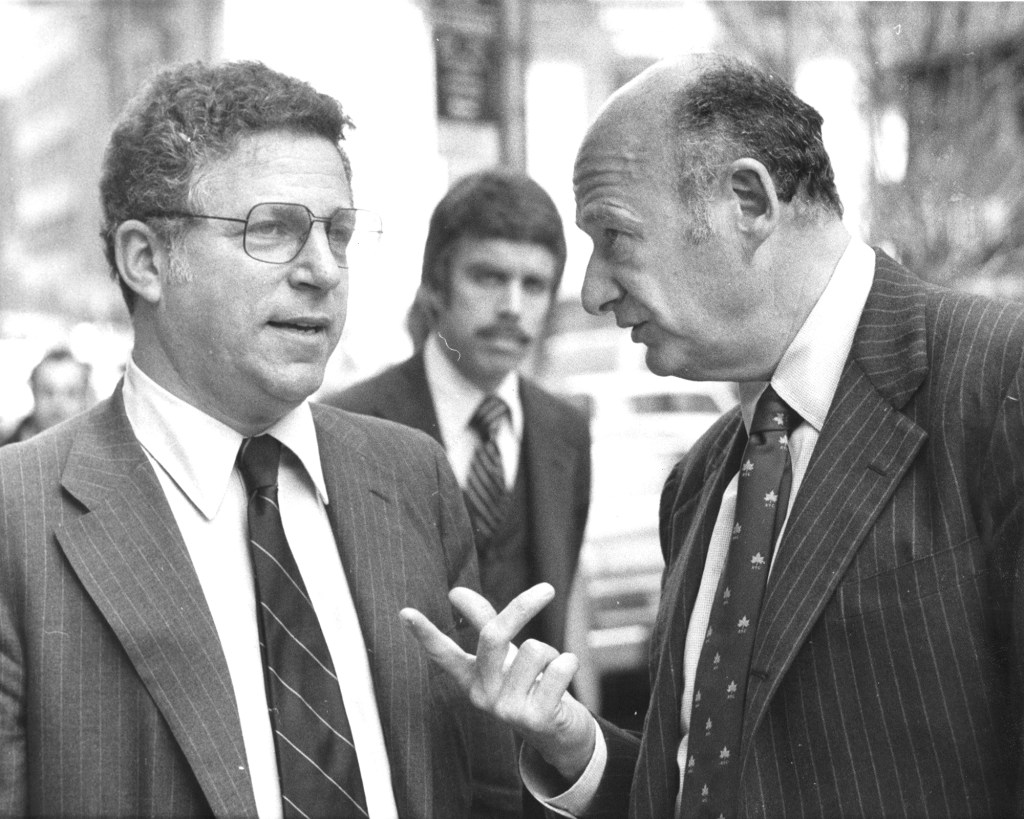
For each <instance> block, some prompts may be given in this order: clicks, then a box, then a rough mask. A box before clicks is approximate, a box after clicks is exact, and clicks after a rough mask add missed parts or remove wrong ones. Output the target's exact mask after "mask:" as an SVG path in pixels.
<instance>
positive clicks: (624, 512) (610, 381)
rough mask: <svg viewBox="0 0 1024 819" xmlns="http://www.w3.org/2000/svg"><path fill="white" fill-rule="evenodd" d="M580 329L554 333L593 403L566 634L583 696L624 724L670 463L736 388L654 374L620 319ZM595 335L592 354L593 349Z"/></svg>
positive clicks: (586, 402)
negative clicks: (598, 328)
mask: <svg viewBox="0 0 1024 819" xmlns="http://www.w3.org/2000/svg"><path fill="white" fill-rule="evenodd" d="M573 335H574V336H578V337H573V338H570V339H568V340H560V339H556V340H555V349H554V355H551V354H550V353H549V359H548V362H549V363H548V370H547V374H546V379H545V380H546V383H547V384H548V385H549V386H551V387H552V388H554V389H557V390H558V391H560V392H561V394H562V395H564V396H566V397H568V398H569V399H570V400H571V401H573V402H574V403H577V404H578V405H580V406H581V407H584V408H586V409H587V410H588V411H589V413H590V416H591V432H592V436H593V441H594V443H593V450H592V456H593V486H592V491H591V504H590V518H589V521H588V524H587V533H586V537H585V540H584V545H583V551H582V554H581V556H580V570H579V574H578V575H577V578H576V584H575V587H574V589H573V593H572V598H571V602H570V624H569V629H570V632H569V635H568V639H567V642H568V645H569V648H570V650H572V651H574V652H575V653H576V654H577V655H578V656H579V658H580V670H579V672H578V673H577V675H576V682H575V686H576V693H577V695H578V696H579V697H580V699H582V700H583V701H584V702H585V703H586V704H587V705H588V706H589V707H590V708H591V709H593V710H595V711H597V712H598V713H600V714H602V715H604V716H607V717H608V718H610V719H612V720H613V721H615V722H617V723H619V724H623V725H626V726H630V727H632V726H635V727H639V724H640V722H641V721H642V719H643V715H644V712H645V710H646V707H647V699H648V697H649V689H648V687H647V655H648V643H649V639H650V634H651V629H652V627H653V624H654V618H655V615H656V613H657V609H658V600H659V596H660V584H661V574H662V569H663V568H664V564H663V561H662V556H661V548H660V545H659V541H658V503H659V499H660V496H661V488H662V486H663V484H664V482H665V478H666V477H667V475H668V473H669V471H670V470H671V468H672V466H673V465H674V464H675V463H676V462H677V461H678V460H679V458H681V457H682V456H683V455H684V454H685V453H686V452H687V451H688V450H689V448H690V447H691V446H692V445H693V444H694V443H695V442H696V441H697V439H698V438H699V437H700V436H701V435H702V434H703V433H704V432H705V430H707V428H708V427H709V426H710V425H711V424H712V423H713V422H714V421H715V420H716V419H717V418H718V417H719V416H720V415H721V414H722V413H723V412H725V411H726V410H727V409H729V408H730V407H732V406H734V405H735V404H736V403H737V400H738V399H737V395H736V392H735V388H734V387H733V386H732V385H729V384H723V383H719V382H694V381H685V380H683V379H679V378H661V377H658V376H655V375H653V374H652V373H650V372H649V371H648V370H647V369H646V367H644V366H643V357H642V356H643V350H642V348H639V347H637V346H636V345H633V347H632V349H629V348H625V349H621V350H616V347H617V346H618V347H621V345H622V339H623V338H625V341H626V343H629V339H628V336H626V335H625V334H623V333H622V332H621V331H619V330H616V331H615V337H614V338H612V337H611V336H610V334H605V333H603V332H597V333H580V334H573ZM588 335H593V336H594V338H593V339H590V340H588V339H587V338H586V336H588ZM559 344H561V345H562V348H561V349H558V345H559ZM588 345H592V348H593V349H597V354H596V355H595V356H592V357H588V355H587V348H588ZM560 356H561V358H560ZM559 363H560V364H561V366H560V367H559ZM556 368H560V369H561V372H557V369H556Z"/></svg>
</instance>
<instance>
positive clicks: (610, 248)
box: [600, 227, 626, 256]
mask: <svg viewBox="0 0 1024 819" xmlns="http://www.w3.org/2000/svg"><path fill="white" fill-rule="evenodd" d="M625 241H626V234H625V233H624V232H623V231H621V230H619V229H617V228H612V227H606V228H602V229H601V244H600V246H601V250H602V252H603V253H604V254H605V255H606V256H615V255H616V253H617V252H621V250H622V248H623V245H624V244H625Z"/></svg>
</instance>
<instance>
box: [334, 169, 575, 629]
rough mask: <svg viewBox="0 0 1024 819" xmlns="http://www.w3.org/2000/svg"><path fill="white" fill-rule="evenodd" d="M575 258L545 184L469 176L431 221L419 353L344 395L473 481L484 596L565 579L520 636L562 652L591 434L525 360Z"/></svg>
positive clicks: (500, 601)
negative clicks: (493, 473) (491, 411)
mask: <svg viewBox="0 0 1024 819" xmlns="http://www.w3.org/2000/svg"><path fill="white" fill-rule="evenodd" d="M565 256H566V249H565V234H564V232H563V229H562V221H561V219H560V217H559V215H558V211H557V209H556V208H555V204H554V202H552V201H551V198H550V197H549V196H548V194H547V193H546V192H545V191H544V190H543V188H541V187H540V185H538V184H537V183H536V182H535V181H533V180H532V179H530V178H529V177H527V176H525V175H522V174H516V173H510V172H506V171H502V170H484V171H480V172H477V173H473V174H471V175H469V176H466V177H464V178H463V179H461V180H459V181H458V182H456V184H455V185H454V186H453V187H452V188H451V189H450V190H449V191H448V193H447V194H446V195H445V196H444V198H442V199H441V201H440V202H439V203H438V205H437V207H436V208H435V209H434V213H433V215H432V217H431V219H430V228H429V231H428V234H427V241H426V246H425V249H424V253H423V274H422V280H421V283H420V287H419V291H418V292H417V296H416V302H415V304H414V305H413V310H412V314H411V316H412V319H411V320H410V326H411V329H412V332H413V335H414V336H415V337H416V338H415V339H414V340H415V341H416V342H417V348H418V349H417V351H416V353H415V354H414V355H413V356H412V358H410V359H409V360H407V361H405V362H403V363H401V364H398V365H396V366H394V367H392V368H390V369H388V370H385V371H384V372H382V373H380V374H379V375H377V376H376V377H374V378H371V379H370V380H368V381H365V382H363V383H360V384H357V385H355V386H353V387H351V388H349V389H348V390H346V391H344V392H343V393H342V394H341V395H339V396H338V397H337V398H335V399H333V401H332V403H335V404H336V405H337V406H340V407H342V408H343V409H348V410H353V411H355V412H361V413H366V414H369V415H375V416H378V417H381V418H387V419H390V420H392V421H398V422H400V423H403V424H407V425H408V426H412V427H415V428H417V429H421V430H423V431H424V432H427V433H429V434H430V435H432V436H433V437H434V438H436V439H437V440H438V441H440V442H441V443H442V444H444V446H445V448H446V450H447V452H448V458H449V460H450V461H451V464H452V467H453V469H454V471H455V475H456V477H457V478H458V479H459V483H460V484H461V485H462V487H463V489H464V490H465V495H466V500H467V507H468V508H469V511H470V517H471V519H472V521H473V524H474V530H475V535H476V547H477V556H478V558H479V561H480V577H481V585H482V586H483V591H484V595H485V596H486V597H487V598H488V600H490V601H491V603H492V604H493V605H494V606H496V607H497V608H499V609H500V608H503V607H504V606H505V605H506V604H507V603H508V602H509V601H510V600H512V598H514V597H515V596H516V595H517V594H519V593H520V592H521V591H523V590H524V589H526V588H528V587H529V586H531V585H532V584H534V583H536V582H539V581H547V582H548V583H550V584H552V585H553V586H554V587H555V589H556V590H557V591H558V598H557V599H558V603H557V604H554V605H552V606H549V607H548V608H547V609H546V610H545V611H544V612H543V613H542V614H541V615H540V616H539V617H538V618H537V619H536V620H535V621H534V623H532V624H531V625H530V626H529V627H528V628H527V630H526V631H525V632H524V633H523V634H522V635H520V638H521V639H525V638H526V637H528V636H532V637H537V638H538V639H541V640H543V641H545V642H546V643H549V644H550V645H554V646H559V647H561V646H562V645H563V643H564V634H565V621H566V600H567V599H568V593H569V587H570V585H571V583H572V579H573V575H574V573H575V570H576V563H577V558H578V556H579V551H580V545H581V543H582V540H583V528H584V524H585V523H586V518H587V510H588V506H589V498H590V432H589V427H588V423H587V419H586V418H585V417H584V416H583V415H582V414H581V413H580V412H579V411H578V410H576V409H574V408H573V407H571V406H569V405H568V404H566V403H565V402H564V401H561V400H560V399H557V398H555V397H554V396H552V395H551V394H549V393H547V392H545V391H544V390H542V389H541V388H540V387H538V386H537V385H536V384H534V383H533V382H531V381H530V380H529V379H527V378H524V377H523V376H521V375H520V374H519V373H518V369H519V367H520V366H521V365H522V364H523V362H524V361H525V360H526V359H527V357H528V356H529V355H530V353H531V352H532V351H533V349H534V348H535V346H536V344H537V341H538V340H539V339H540V337H541V336H542V334H543V332H544V329H545V325H546V322H547V319H548V315H549V313H550V311H551V306H552V304H553V302H554V297H555V293H556V292H557V290H558V284H559V282H560V280H561V278H562V271H563V269H564V267H565ZM419 319H422V322H421V326H420V328H419V332H417V328H416V326H415V325H416V323H417V320H419ZM492 397H494V398H497V399H499V400H500V401H501V402H502V404H503V405H504V406H502V404H498V405H497V407H498V409H497V410H496V411H495V412H496V414H497V415H498V416H499V417H498V419H497V422H496V427H497V428H496V429H495V430H494V432H493V433H490V432H487V431H484V432H483V433H481V431H480V430H479V429H478V428H475V427H476V426H477V425H476V424H475V422H474V420H473V419H474V416H475V415H476V413H477V410H478V408H479V407H480V406H481V405H482V404H483V403H484V402H485V401H488V400H489V399H490V404H492V405H493V404H494V401H493V398H492ZM491 434H493V437H494V443H495V444H496V449H497V453H498V458H497V460H498V461H500V467H501V468H500V470H499V471H498V472H497V477H494V478H493V479H492V480H493V481H494V483H491V484H488V483H487V479H486V478H483V479H481V475H482V474H484V473H483V471H482V470H478V467H479V464H480V460H479V459H480V458H481V457H482V456H478V450H481V449H485V448H486V444H487V442H486V441H485V440H484V439H485V438H489V437H490V435H491ZM491 452H492V453H493V452H494V450H493V449H492V450H491ZM475 464H476V465H475ZM491 466H492V467H493V466H494V463H493V460H492V461H491ZM475 470H477V471H475ZM497 483H500V486H495V484H497ZM489 490H496V491H494V493H493V495H492V496H490V497H484V498H481V497H480V495H481V494H483V495H487V494H488V491H489ZM494 495H496V496H497V497H496V498H495V497H494ZM488 501H491V504H490V506H488ZM480 507H483V508H480Z"/></svg>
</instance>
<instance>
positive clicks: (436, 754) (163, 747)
mask: <svg viewBox="0 0 1024 819" xmlns="http://www.w3.org/2000/svg"><path fill="white" fill-rule="evenodd" d="M313 411H314V419H315V421H316V428H317V435H318V439H319V443H320V455H321V458H322V461H323V467H324V476H325V478H326V481H327V488H328V491H329V493H330V497H331V501H332V502H331V503H330V504H329V506H328V515H329V517H330V522H331V526H332V528H333V530H334V533H335V538H336V540H337V542H338V544H339V549H340V551H341V555H342V560H343V563H344V566H345V572H346V575H347V577H348V581H349V585H350V587H351V589H352V592H353V597H354V600H355V604H356V609H357V611H358V614H359V620H360V623H361V624H362V628H363V633H364V638H365V640H366V647H367V650H368V653H369V657H370V666H371V670H372V674H373V682H374V686H375V690H376V694H377V702H378V705H379V708H380V715H381V722H382V724H383V729H384V738H385V742H386V745H387V751H388V757H389V759H390V762H391V768H392V778H393V782H394V789H395V798H396V800H397V804H398V808H399V811H400V814H401V816H403V817H406V816H431V817H437V818H438V819H448V817H453V816H468V815H471V808H470V805H471V800H473V799H475V800H476V801H475V803H474V805H475V808H474V810H473V811H472V814H473V815H476V816H481V817H484V816H492V815H494V814H495V813H496V812H497V813H499V814H503V815H513V814H515V813H516V812H517V810H518V800H519V788H520V785H519V781H518V777H517V775H516V770H515V767H514V749H513V746H512V738H511V735H510V734H507V733H489V734H486V735H483V734H479V733H477V732H476V730H475V729H474V728H472V727H471V723H470V721H469V719H468V716H467V709H468V706H466V705H465V704H464V703H463V702H462V700H460V699H459V697H458V696H457V695H456V692H455V690H454V687H453V686H452V685H451V684H450V682H449V681H448V680H447V678H446V677H445V675H443V674H440V673H437V672H435V671H434V670H433V669H432V668H431V667H430V666H429V663H428V660H427V658H426V657H425V655H424V654H423V652H422V650H421V649H420V648H419V646H418V645H417V644H416V643H415V641H414V640H413V639H412V638H411V637H409V636H407V634H406V633H405V631H404V629H403V628H402V626H401V624H400V622H399V620H398V617H397V613H398V611H399V609H400V608H401V607H403V606H407V605H412V606H416V607H417V608H419V609H420V610H421V611H422V612H423V613H424V614H426V615H427V616H428V617H430V619H431V620H433V621H434V622H435V623H437V624H438V625H439V626H440V627H441V628H445V629H447V630H448V631H449V632H451V633H453V634H455V635H456V637H457V639H460V641H463V642H464V643H465V644H466V645H475V640H474V639H473V635H471V634H469V633H465V632H463V631H462V630H460V629H457V628H456V626H455V623H454V622H453V619H452V611H451V608H450V606H449V604H448V601H447V599H446V592H447V590H448V588H449V587H451V586H454V585H456V584H463V583H469V584H471V585H476V583H477V579H476V564H475V560H474V557H473V549H472V536H471V534H470V530H469V524H468V520H467V519H466V517H465V511H464V509H463V505H462V499H461V494H460V492H459V489H458V487H457V485H456V484H455V480H454V478H453V477H452V475H451V472H450V470H449V468H448V466H447V463H446V461H445V459H444V453H443V452H442V450H441V448H440V447H439V446H437V445H436V444H435V443H434V442H433V441H430V440H429V439H428V438H427V437H426V436H422V435H419V434H418V433H414V432H411V431H409V430H406V429H403V428H401V427H399V426H397V425H393V424H386V423H385V422H381V421H378V420H375V419H366V418H361V417H358V416H353V415H349V414H347V413H342V412H339V411H337V410H334V409H331V408H328V407H319V406H314V408H313ZM229 580H230V579H228V582H229ZM467 631H468V629H467ZM472 724H473V725H478V723H472ZM471 759H472V760H473V762H474V765H477V766H478V769H477V771H476V782H475V783H473V782H471V773H470V764H471ZM0 814H2V815H25V814H32V815H67V816H83V815H92V816H115V815H117V816H145V815H169V816H196V815H211V814H212V815H216V816H221V817H235V816H252V815H254V814H255V803H254V801H253V794H252V786H251V782H250V778H249V771H248V767H247V764H246V757H245V751H244V747H243V743H242V734H241V729H240V726H239V720H238V715H237V711H236V708H235V701H234V695H233V692H232V688H231V681H230V678H229V676H228V670H227V666H226V664H225V660H224V656H223V653H222V651H221V645H220V642H219V639H218V636H217V632H216V630H215V628H214V624H213V620H212V619H211V616H210V613H209V610H208V608H207V605H206V602H205V598H204V596H203V592H202V589H201V587H200V585H199V581H198V579H197V577H196V574H195V572H194V570H193V568H192V564H191V561H190V559H189V556H188V552H187V551H186V548H185V544H184V542H183V541H182V538H181V535H180V533H179V531H178V528H177V526H176V524H175V521H174V517H173V515H172V513H171V510H170V508H169V506H168V504H167V501H166V499H165V497H164V495H163V493H162V491H161V488H160V485H159V482H158V480H157V477H156V475H155V473H154V471H153V469H152V467H151V466H150V464H149V462H148V460H147V458H146V456H145V454H144V453H143V451H142V449H141V447H140V446H139V444H138V442H137V441H136V439H135V437H134V435H133V434H132V431H131V427H130V425H129V424H128V421H127V418H126V416H125V413H124V405H123V402H122V400H121V394H120V389H118V390H117V391H116V392H115V394H114V396H113V397H112V398H111V399H109V400H108V401H106V402H104V403H103V404H101V405H100V406H98V407H97V408H96V409H94V410H93V411H91V412H89V413H87V414H86V415H84V416H80V417H79V418H77V419H75V420H73V421H71V422H69V423H68V424H65V425H62V426H60V427H58V428H56V429H55V430H53V431H51V432H49V433H45V434H43V435H40V436H37V437H36V438H33V439H32V440H30V441H28V442H27V443H24V444H19V445H14V446H10V447H5V448H4V449H3V450H2V452H0Z"/></svg>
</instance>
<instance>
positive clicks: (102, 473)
mask: <svg viewBox="0 0 1024 819" xmlns="http://www.w3.org/2000/svg"><path fill="white" fill-rule="evenodd" d="M61 482H62V485H63V487H64V489H65V490H66V491H67V492H68V493H69V494H70V495H71V496H72V497H74V498H75V499H76V500H78V501H79V503H81V504H82V506H83V507H84V508H85V512H84V514H81V515H79V516H77V517H69V518H68V519H67V520H66V521H65V522H64V523H62V524H61V525H58V527H57V528H56V537H57V541H58V543H59V544H60V547H61V548H62V549H63V551H64V554H65V556H66V557H67V559H68V562H69V563H70V565H71V566H72V568H73V570H74V571H75V573H76V574H77V576H78V578H79V580H80V582H81V583H82V586H83V587H84V588H85V590H86V591H87V592H88V594H89V595H90V596H91V597H92V599H93V601H94V602H95V604H96V606H97V608H98V609H99V611H100V613H101V615H102V616H103V617H104V618H105V619H106V621H107V623H108V624H109V626H110V628H111V629H112V630H113V632H114V633H115V635H116V636H117V638H118V639H119V640H120V642H121V644H122V646H123V647H124V650H125V652H126V654H127V656H128V658H129V659H130V661H131V662H132V664H133V666H134V667H135V670H136V672H137V673H138V675H139V677H140V679H141V680H142V682H143V684H144V685H145V686H146V688H147V689H148V691H149V693H150V696H151V697H152V698H153V701H154V703H155V704H156V707H157V708H158V709H159V710H160V712H161V714H162V716H163V718H164V720H165V721H166V722H167V725H168V727H169V728H170V730H171V732H172V733H173V735H174V737H175V739H176V740H177V742H178V744H179V745H180V747H181V749H182V751H183V753H184V755H185V757H186V759H187V760H188V762H189V764H190V766H191V768H192V770H193V773H194V774H195V776H196V779H197V780H198V781H199V784H200V786H201V787H202V789H203V792H204V794H205V796H206V798H207V800H208V801H209V803H210V806H211V807H212V808H213V810H214V812H215V813H216V814H217V815H218V816H235V815H242V814H253V813H254V812H255V802H254V799H253V794H252V785H251V782H250V779H249V774H248V769H247V764H246V757H245V750H244V745H243V741H242V731H241V726H240V724H239V721H238V714H237V708H236V706H235V700H234V693H233V690H232V687H231V681H230V677H229V675H228V669H227V663H226V661H225V659H224V655H223V652H222V650H221V647H220V640H219V638H218V635H217V632H216V629H215V627H214V623H213V619H212V617H211V615H210V612H209V609H208V607H207V604H206V599H205V596H204V595H203V591H202V588H201V586H200V584H199V579H198V577H197V576H196V574H195V570H194V569H193V567H192V562H191V560H190V558H189V555H188V551H187V549H186V547H185V543H184V541H183V540H182V538H181V535H180V533H179V531H178V527H177V524H176V523H175V520H174V516H173V514H172V512H171V510H170V507H169V506H168V504H167V500H166V499H165V497H164V494H163V491H162V490H161V488H160V485H159V482H158V480H157V477H156V474H155V473H154V472H153V469H152V467H151V465H150V463H149V461H148V459H147V457H146V455H145V453H144V452H143V450H142V448H141V446H139V443H138V441H137V440H136V438H135V436H134V434H133V432H132V429H131V426H130V424H129V422H128V418H127V416H126V414H125V411H124V404H123V401H122V396H121V389H120V387H118V389H117V390H116V391H115V393H114V395H113V396H112V397H111V398H110V399H108V400H107V401H106V402H104V403H103V404H102V405H100V406H99V407H98V408H97V409H96V410H94V411H93V413H92V414H91V416H90V417H89V419H88V420H87V421H86V422H85V423H84V424H83V427H82V429H81V430H80V432H79V433H78V435H77V437H76V440H75V441H74V443H73V445H72V449H71V451H70V454H69V457H68V460H67V463H66V466H65V469H64V473H63V475H62V478H61Z"/></svg>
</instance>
